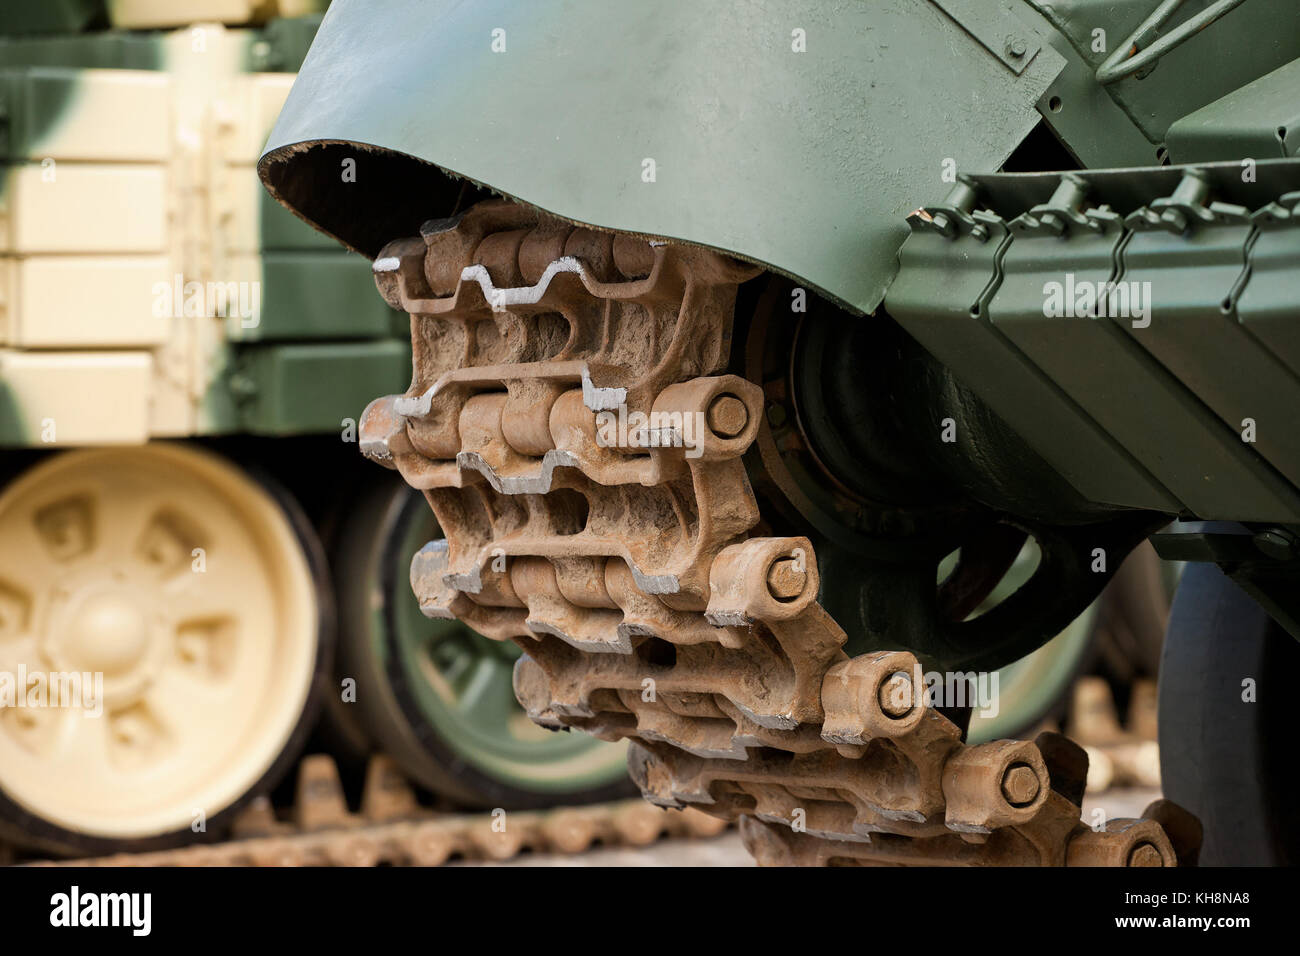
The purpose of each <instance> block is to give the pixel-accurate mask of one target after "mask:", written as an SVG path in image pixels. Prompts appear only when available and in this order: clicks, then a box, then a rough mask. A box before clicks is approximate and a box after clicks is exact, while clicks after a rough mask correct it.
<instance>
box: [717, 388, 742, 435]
mask: <svg viewBox="0 0 1300 956" xmlns="http://www.w3.org/2000/svg"><path fill="white" fill-rule="evenodd" d="M708 422H709V428H710V429H712V430H713V433H714V434H716V435H720V436H721V437H723V438H735V437H736V436H737V435H739V434H740V433H741V432H743V431H744V430H745V426H746V425H748V424H749V409H748V408H746V407H745V403H744V402H742V401H741V400H740V399H738V398H737V397H736V396H735V395H719V396H718V397H717V398H715V399H714V400H713V402H712V404H710V405H709V412H708Z"/></svg>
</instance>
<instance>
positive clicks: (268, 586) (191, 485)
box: [0, 444, 333, 852]
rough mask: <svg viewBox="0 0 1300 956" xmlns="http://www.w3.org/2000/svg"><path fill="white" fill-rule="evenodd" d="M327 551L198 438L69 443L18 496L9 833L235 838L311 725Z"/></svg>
mask: <svg viewBox="0 0 1300 956" xmlns="http://www.w3.org/2000/svg"><path fill="white" fill-rule="evenodd" d="M277 496H279V497H280V499H281V500H277ZM319 551H320V546H319V544H318V543H317V542H316V541H315V539H314V532H312V530H311V529H310V527H309V526H308V525H307V524H306V521H305V519H302V518H301V516H300V515H298V514H297V513H296V506H294V504H293V502H292V501H291V500H288V499H287V497H285V496H283V495H282V493H272V492H269V491H268V490H267V488H265V487H263V485H261V484H259V483H258V482H256V481H254V480H253V479H251V478H250V477H249V476H248V475H246V474H245V473H244V472H243V471H241V470H240V469H239V468H237V467H235V466H234V465H232V464H230V463H228V462H226V461H224V460H222V459H221V458H218V457H216V456H215V455H213V454H210V453H208V452H205V451H200V450H197V449H195V448H192V447H188V446H180V445H171V444H154V445H147V446H143V447H136V448H121V449H104V450H88V451H75V452H68V453H64V454H60V455H56V456H54V457H51V458H47V459H45V460H44V461H42V462H41V463H40V464H38V465H36V466H35V467H33V468H31V469H30V470H28V471H27V472H26V473H24V474H23V475H21V476H20V477H19V478H18V479H17V480H16V481H14V482H13V483H12V484H11V485H10V486H9V487H8V488H6V489H5V490H4V491H3V493H0V811H2V812H3V818H4V822H5V823H6V824H8V828H9V829H10V830H11V831H12V830H19V831H21V833H22V836H23V837H24V838H26V839H29V840H33V841H35V842H38V843H42V844H44V845H46V846H61V847H64V848H71V849H76V850H79V851H81V852H95V851H105V850H112V849H121V848H124V847H127V846H135V847H144V846H158V845H164V844H175V843H180V842H184V841H185V840H189V839H199V838H201V837H202V836H203V835H204V834H205V833H206V834H212V835H215V834H216V833H217V832H219V830H220V829H221V825H222V824H223V823H224V821H225V820H226V819H227V818H228V817H229V815H230V813H231V812H232V811H233V809H234V808H236V807H237V805H238V804H239V803H240V802H241V801H242V800H244V799H245V798H246V797H248V796H251V795H252V794H253V793H255V792H257V791H258V790H260V789H264V788H266V787H268V786H270V785H271V784H272V783H273V782H274V778H275V777H276V776H278V774H279V772H280V771H281V770H282V769H284V765H285V764H286V763H287V761H288V760H290V759H292V756H293V754H292V751H294V750H296V749H297V746H298V745H299V744H300V743H301V739H302V738H303V737H304V735H305V730H306V725H307V720H308V718H309V716H310V715H309V713H308V711H309V710H310V709H311V708H309V706H308V705H309V702H310V701H311V700H312V691H313V687H314V685H315V683H316V675H317V674H318V672H319V671H320V668H321V666H322V664H323V661H322V657H323V651H324V650H325V649H326V647H327V645H328V641H326V640H323V630H322V626H321V625H322V621H324V622H325V623H327V624H332V613H333V612H332V606H331V604H330V601H329V599H328V595H325V598H324V604H323V605H319V603H318V602H319V598H320V595H319V594H318V592H319V590H320V589H319V587H318V581H320V580H322V577H321V575H320V573H319V572H320V570H321V569H322V568H323V562H322V561H321V559H320V555H319ZM322 607H323V610H322ZM71 675H83V676H80V677H73V676H71ZM5 682H7V683H8V687H7V688H6V686H5ZM42 682H44V683H45V685H46V688H47V693H46V694H45V704H44V705H43V706H42V705H41V703H40V695H39V693H37V692H35V691H34V690H33V688H34V687H35V686H37V685H39V684H40V683H42ZM24 689H25V691H26V693H25V694H24ZM56 689H57V690H56ZM34 693H35V694H36V696H33V695H34ZM200 820H201V821H203V824H204V826H203V828H199V827H198V826H197V824H196V821H200Z"/></svg>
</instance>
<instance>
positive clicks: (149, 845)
mask: <svg viewBox="0 0 1300 956" xmlns="http://www.w3.org/2000/svg"><path fill="white" fill-rule="evenodd" d="M206 452H207V454H209V455H213V456H216V457H222V458H223V459H224V460H225V463H226V464H227V465H230V466H231V467H235V468H240V469H241V470H242V471H244V472H245V475H246V476H247V477H248V478H250V479H252V480H253V481H256V482H257V483H258V484H259V485H261V487H262V489H263V490H264V491H265V492H266V493H267V494H268V495H270V496H271V498H272V499H274V501H275V503H276V504H277V505H279V506H280V509H281V510H282V511H283V512H284V515H285V517H286V518H287V519H288V521H289V524H290V525H291V526H292V528H293V531H294V533H295V535H296V536H297V538H298V543H299V545H300V546H301V547H302V550H303V555H304V556H305V557H306V559H307V564H308V566H309V567H310V568H311V576H312V582H313V584H314V586H315V590H316V606H317V608H318V612H319V613H318V615H317V622H318V623H317V636H316V663H315V668H314V671H313V675H312V682H311V687H310V689H309V690H308V693H307V701H306V704H305V705H304V707H303V710H302V713H301V714H300V715H299V716H298V722H297V724H296V725H295V726H294V728H293V731H292V732H291V733H290V735H289V737H288V739H287V741H286V742H285V745H284V747H283V748H282V749H281V751H280V753H279V754H278V755H277V756H276V758H275V760H273V761H272V762H271V766H270V767H268V768H267V770H266V772H265V773H264V774H262V776H261V777H260V778H259V779H258V780H257V782H256V783H254V784H253V786H251V787H250V788H249V789H248V790H246V791H245V792H244V794H243V795H242V796H241V797H239V799H237V800H235V801H234V802H233V803H231V804H230V805H229V806H227V807H226V808H225V809H224V810H222V811H220V812H219V813H215V814H213V815H212V816H210V817H208V819H207V821H206V823H207V829H206V830H205V832H203V833H195V832H194V831H193V830H191V829H190V828H188V827H186V828H183V829H179V830H172V831H169V832H167V833H160V834H158V835H157V836H151V837H132V838H127V839H114V838H112V837H102V836H92V835H89V834H85V833H80V832H78V831H76V830H69V829H67V828H65V827H61V826H58V825H57V824H54V823H51V822H49V821H48V820H45V819H44V818H42V817H39V816H36V815H35V814H33V813H31V812H29V811H28V810H26V809H25V808H23V807H21V806H19V805H18V804H17V803H15V802H14V801H12V800H10V799H9V798H8V797H6V796H5V795H4V792H3V791H0V836H3V837H4V838H6V839H8V840H10V841H11V842H13V843H14V844H15V845H17V846H21V847H24V848H27V849H31V850H38V851H42V852H45V853H49V854H52V855H55V856H61V857H97V856H109V855H112V854H116V853H150V852H153V851H155V850H170V849H174V848H176V847H180V846H187V845H189V844H195V843H218V842H220V841H221V840H222V839H224V838H225V836H226V834H227V831H228V830H229V827H230V825H231V824H232V823H233V822H234V820H235V818H236V817H238V816H239V813H240V811H242V810H243V809H244V808H245V807H246V806H248V804H249V803H251V802H252V801H253V800H254V799H256V798H257V797H259V796H262V795H263V794H267V793H270V792H271V791H272V790H274V789H275V787H276V785H277V784H279V783H280V781H281V780H283V779H284V778H285V776H286V775H287V774H288V772H289V771H290V770H291V769H292V768H293V767H294V766H295V765H296V763H297V761H298V757H299V755H300V754H301V752H302V749H303V747H304V745H305V744H306V742H307V740H308V738H309V737H310V736H311V732H312V728H313V727H314V726H315V724H316V719H317V715H318V712H319V709H320V704H321V700H322V698H323V695H324V694H325V693H326V692H327V690H328V684H329V675H330V671H331V666H332V664H333V660H334V640H335V609H334V593H333V590H332V589H331V587H330V579H329V566H328V564H327V562H326V560H325V549H324V548H323V547H322V546H321V543H320V539H319V538H318V537H317V535H316V530H315V529H314V528H313V527H312V525H311V522H310V521H308V520H307V516H306V514H304V513H303V510H302V508H300V507H299V506H298V502H297V501H296V500H295V499H294V497H293V496H292V495H291V494H290V493H289V492H288V491H287V490H285V488H284V487H283V486H282V485H280V484H279V482H276V481H275V480H273V479H272V478H270V477H269V476H268V475H266V474H264V473H262V472H261V471H260V470H259V469H258V468H256V467H255V466H254V467H244V466H243V465H242V464H241V463H239V462H236V461H232V460H231V459H230V458H228V457H225V456H220V455H217V453H216V452H214V451H212V450H211V449H207V450H206ZM42 460H44V457H43V456H42V458H40V459H37V460H36V462H33V464H35V463H37V462H39V461H42ZM11 477H17V476H16V475H15V476H11Z"/></svg>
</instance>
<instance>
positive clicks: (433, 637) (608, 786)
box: [334, 473, 634, 808]
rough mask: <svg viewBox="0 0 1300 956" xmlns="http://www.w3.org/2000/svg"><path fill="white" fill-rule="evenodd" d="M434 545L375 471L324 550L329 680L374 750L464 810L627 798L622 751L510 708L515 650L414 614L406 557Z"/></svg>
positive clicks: (394, 485) (429, 521) (412, 503)
mask: <svg viewBox="0 0 1300 956" xmlns="http://www.w3.org/2000/svg"><path fill="white" fill-rule="evenodd" d="M438 537H441V535H440V534H439V531H438V526H437V523H436V521H435V519H434V517H433V514H432V512H431V511H430V510H429V506H428V504H427V503H426V502H425V501H424V498H423V496H421V495H420V494H418V493H417V492H413V491H411V490H410V489H409V488H408V487H406V486H405V485H404V484H403V483H402V482H401V481H400V480H399V479H397V478H396V477H395V476H390V475H388V474H384V473H380V474H379V475H377V476H376V480H375V484H374V487H373V489H372V490H371V492H370V493H369V494H368V495H367V496H366V497H365V498H364V499H363V501H362V502H361V503H360V505H359V506H358V507H357V508H356V509H355V510H354V511H353V512H352V513H351V514H350V515H349V516H348V517H347V519H346V522H345V526H344V529H343V532H342V534H341V535H340V536H339V541H338V545H337V547H336V548H335V560H334V569H335V579H336V592H337V594H338V599H339V611H340V622H341V629H340V647H339V662H338V668H337V670H338V678H339V680H340V682H342V681H346V680H347V679H348V678H351V679H353V680H355V682H356V684H355V687H356V704H355V706H356V708H357V712H358V713H359V715H360V722H361V724H362V726H363V727H364V728H365V729H366V730H367V731H368V733H369V734H370V735H371V736H372V737H373V739H374V742H375V745H376V747H377V748H378V749H381V750H383V751H385V752H387V753H388V754H390V755H391V756H392V757H393V758H394V759H396V760H397V761H398V763H399V764H400V765H401V766H402V768H403V769H404V770H405V771H406V773H407V774H409V775H410V776H411V777H412V778H413V779H415V780H416V781H418V782H419V783H421V784H423V785H424V786H425V787H427V788H429V789H430V790H432V791H434V792H435V793H437V794H439V795H441V796H444V797H446V798H448V799H450V800H453V801H455V802H457V803H460V804H462V805H464V806H466V807H474V808H483V807H497V806H501V807H506V808H527V807H539V806H549V805H558V804H574V803H587V802H593V801H598V800H606V799H613V798H615V797H619V796H626V795H630V794H632V793H634V788H633V787H632V784H631V781H630V780H629V779H628V776H627V770H626V757H625V750H626V747H625V745H624V744H622V743H619V744H610V743H605V742H603V741H600V740H596V739H594V738H591V737H588V736H586V735H585V734H571V733H563V732H559V733H557V732H554V731H549V730H544V729H542V728H540V727H538V726H536V725H535V724H533V723H532V721H530V720H529V719H528V717H527V715H526V714H525V713H524V711H523V710H522V708H520V706H519V704H518V702H517V701H516V700H515V696H514V690H513V686H512V681H511V675H512V671H513V668H514V662H515V660H516V659H517V658H518V656H519V649H518V648H517V647H515V645H514V644H513V643H511V642H508V641H493V640H489V639H488V638H486V637H483V636H482V635H480V634H478V633H476V632H475V631H473V630H471V629H470V628H469V627H467V626H466V625H464V624H462V623H461V622H460V621H454V620H453V621H441V620H430V619H428V618H426V617H424V615H422V614H421V613H420V608H419V605H418V603H417V602H416V599H415V597H414V595H413V594H412V593H411V585H410V581H409V572H410V563H411V555H413V554H414V553H415V552H416V551H418V550H419V549H420V547H421V546H422V545H423V544H424V543H425V542H427V541H429V540H431V539H434V538H438Z"/></svg>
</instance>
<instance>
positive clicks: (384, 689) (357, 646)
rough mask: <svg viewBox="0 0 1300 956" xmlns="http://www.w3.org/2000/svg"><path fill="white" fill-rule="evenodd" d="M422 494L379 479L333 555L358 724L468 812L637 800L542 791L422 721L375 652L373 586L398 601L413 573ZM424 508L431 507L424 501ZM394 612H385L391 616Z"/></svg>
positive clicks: (613, 790) (617, 785)
mask: <svg viewBox="0 0 1300 956" xmlns="http://www.w3.org/2000/svg"><path fill="white" fill-rule="evenodd" d="M417 494H418V493H417V492H413V491H412V490H411V489H410V488H408V487H407V486H406V484H405V483H404V482H402V481H401V480H400V479H399V478H397V476H393V475H388V474H384V473H381V474H380V475H378V476H377V478H376V480H375V481H374V483H373V484H372V486H371V487H370V488H369V489H368V490H367V492H366V493H365V494H364V495H362V496H361V499H360V501H358V502H357V503H355V504H354V505H353V506H352V508H351V509H350V511H349V512H348V513H347V515H346V516H345V518H344V521H343V524H342V527H341V530H340V533H339V535H338V540H337V542H336V544H335V548H334V553H333V558H334V560H333V567H334V577H335V592H336V594H337V595H338V602H339V634H340V638H339V654H338V664H337V668H336V670H337V673H336V678H337V679H336V681H335V686H336V687H337V686H339V680H341V679H342V678H344V677H352V678H354V679H355V680H356V687H357V699H356V702H355V704H352V705H350V706H353V707H355V708H356V710H357V713H358V721H357V722H358V723H359V724H360V726H361V727H362V728H363V729H364V730H365V731H366V732H367V734H369V736H370V737H371V739H372V741H373V743H374V746H375V749H377V750H381V751H383V752H384V753H386V754H388V755H389V756H390V757H392V758H393V759H394V760H395V761H396V762H397V764H398V766H399V767H401V768H402V770H403V771H404V772H405V773H406V774H407V775H408V776H409V777H410V778H411V779H412V780H414V781H415V782H416V783H418V784H420V785H421V786H423V787H424V788H426V789H427V790H430V791H432V792H433V793H434V794H436V795H438V796H440V797H444V798H446V799H448V800H450V801H452V802H454V803H456V804H458V805H460V806H462V807H464V808H466V809H489V808H495V807H503V808H505V809H515V810H525V809H535V808H541V807H549V806H560V805H574V804H584V803H598V802H602V801H606V800H616V799H621V798H624V797H630V796H633V795H635V793H636V788H635V786H634V785H633V784H632V781H631V778H629V777H626V776H624V777H622V778H621V779H619V780H616V781H614V782H612V783H609V784H605V785H603V786H598V787H589V788H585V789H582V790H570V791H563V790H546V791H538V790H528V789H524V788H522V787H519V786H517V785H515V784H512V783H510V782H507V781H503V780H501V779H499V778H497V777H493V776H491V775H489V774H487V773H484V772H482V771H481V770H479V769H478V768H476V767H474V766H472V765H471V764H469V763H467V762H466V761H465V759H464V758H463V757H461V756H460V755H459V754H457V752H456V751H455V750H454V749H453V748H452V747H451V746H450V745H449V744H448V742H447V741H446V740H444V739H443V738H442V736H441V734H440V732H439V731H438V730H437V729H436V728H435V727H434V726H433V725H432V724H430V723H429V722H428V721H427V720H426V719H424V718H423V717H422V716H421V713H420V709H419V706H418V705H417V704H416V702H415V700H414V699H413V697H412V696H411V695H410V693H409V692H404V691H403V687H404V680H405V678H404V675H403V674H402V672H401V670H400V668H399V667H398V666H396V665H395V664H391V665H389V666H387V667H386V666H385V663H384V661H383V660H382V659H381V657H380V655H379V654H376V653H374V651H373V634H372V630H371V623H370V621H371V606H370V595H371V593H372V592H371V587H372V582H375V581H379V582H380V587H381V588H382V591H383V593H384V594H391V593H393V590H394V584H395V582H396V575H397V574H398V573H399V569H401V568H405V567H407V566H408V564H409V561H410V555H409V554H398V551H399V550H400V542H401V540H402V537H403V529H402V526H401V518H400V516H401V514H402V513H403V512H404V511H405V510H406V507H407V506H408V505H409V504H410V502H411V500H412V497H413V496H415V495H417ZM419 504H420V505H421V506H423V507H427V505H425V504H424V502H423V500H421V501H419ZM403 580H405V577H403ZM390 607H391V604H389V605H386V606H385V613H386V616H387V612H388V610H389V608H390ZM389 640H390V641H391V637H390V638H389Z"/></svg>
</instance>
